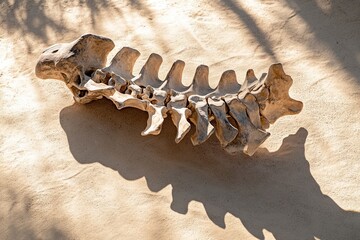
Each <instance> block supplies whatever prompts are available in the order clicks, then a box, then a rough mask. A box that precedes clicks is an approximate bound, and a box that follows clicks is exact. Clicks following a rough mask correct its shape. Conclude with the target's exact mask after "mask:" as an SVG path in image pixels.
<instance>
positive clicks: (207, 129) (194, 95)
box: [185, 65, 215, 145]
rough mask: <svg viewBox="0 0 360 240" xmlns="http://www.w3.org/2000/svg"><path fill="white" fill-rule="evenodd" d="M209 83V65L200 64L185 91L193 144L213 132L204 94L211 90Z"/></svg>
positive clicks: (198, 142)
mask: <svg viewBox="0 0 360 240" xmlns="http://www.w3.org/2000/svg"><path fill="white" fill-rule="evenodd" d="M213 91H214V89H212V88H211V87H210V85H209V67H208V66H205V65H200V66H198V67H197V68H196V71H195V75H194V79H193V82H192V85H191V86H190V88H189V89H188V90H187V91H186V92H185V95H187V96H189V97H188V101H189V105H188V107H189V108H190V109H191V110H192V114H191V116H190V118H189V119H190V121H191V122H192V123H193V124H194V125H195V127H196V130H195V133H194V134H193V135H192V136H191V141H192V143H193V144H194V145H199V144H201V143H203V142H205V141H206V140H207V139H208V138H209V137H210V136H211V135H212V134H213V133H214V130H215V129H214V127H213V126H212V125H211V123H210V116H209V106H208V104H207V101H206V95H208V94H209V93H211V92H213Z"/></svg>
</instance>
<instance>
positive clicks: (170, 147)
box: [60, 100, 360, 239]
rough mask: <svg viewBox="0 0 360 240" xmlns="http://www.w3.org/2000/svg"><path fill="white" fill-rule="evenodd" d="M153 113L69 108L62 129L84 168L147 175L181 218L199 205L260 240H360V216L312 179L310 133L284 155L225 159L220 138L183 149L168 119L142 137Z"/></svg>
mask: <svg viewBox="0 0 360 240" xmlns="http://www.w3.org/2000/svg"><path fill="white" fill-rule="evenodd" d="M146 115H147V114H146V113H144V112H140V111H138V110H135V109H124V110H123V111H121V112H118V111H116V110H115V107H114V106H113V105H112V103H111V102H110V101H107V100H99V101H96V102H93V103H90V104H88V105H86V106H83V105H78V104H74V105H72V106H69V107H66V108H64V109H63V110H62V111H61V113H60V123H61V126H62V127H63V129H64V131H65V133H66V134H67V138H68V141H69V147H70V151H71V153H72V154H73V156H74V158H75V159H76V160H77V161H78V162H79V163H81V164H91V163H95V162H98V163H101V164H102V165H104V166H105V167H109V168H111V169H113V170H114V171H117V172H119V174H120V176H121V177H123V178H125V179H127V180H136V179H139V178H142V177H145V179H146V181H147V184H148V188H149V190H150V191H152V192H158V191H160V190H161V189H163V188H164V187H166V186H167V185H169V184H171V185H172V188H173V190H172V196H173V202H172V203H171V206H170V207H171V209H173V210H174V211H176V212H178V213H181V214H186V213H187V211H188V204H189V202H191V201H198V202H201V203H202V204H203V205H204V208H205V210H206V213H207V215H208V217H209V219H211V221H212V222H213V223H214V224H216V225H217V226H219V227H222V228H225V227H226V225H225V221H224V217H225V214H226V213H230V214H232V215H233V216H235V217H237V218H239V219H240V220H241V222H242V223H243V225H244V226H245V227H246V229H247V230H248V231H249V232H250V233H251V234H252V235H254V236H255V237H257V238H260V239H263V238H264V236H263V233H262V230H263V229H267V230H268V231H270V232H272V234H273V235H274V237H275V238H276V239H313V238H314V237H318V238H320V239H359V237H360V235H359V232H358V229H360V214H359V213H358V212H352V211H345V210H343V209H342V208H341V207H339V206H338V205H337V204H336V202H334V201H333V200H332V199H331V198H330V197H328V196H326V195H324V194H323V193H322V192H321V190H320V187H319V185H318V183H317V182H316V180H315V179H314V178H313V176H312V175H311V172H310V167H309V162H308V161H307V159H306V157H305V153H304V144H305V141H306V138H307V135H308V133H307V131H306V129H304V128H300V129H299V130H298V132H297V133H296V134H294V135H290V136H288V137H287V138H285V139H284V141H283V144H282V146H281V148H280V149H279V150H278V151H276V152H268V151H267V150H266V149H260V150H259V151H258V152H257V153H256V154H255V155H254V156H253V157H252V158H249V157H246V156H228V155H226V153H225V152H224V151H222V150H221V149H220V147H219V144H218V142H217V140H216V139H215V138H211V139H209V140H208V141H207V142H206V143H204V144H202V145H200V146H198V147H194V146H192V145H191V143H190V141H189V138H188V137H187V138H186V139H184V140H183V141H182V142H181V143H179V144H177V145H176V144H175V143H174V141H173V138H174V137H175V127H173V126H172V123H171V121H170V120H169V119H167V120H166V121H165V124H164V127H163V131H162V134H160V135H159V136H149V137H141V136H140V132H141V130H142V129H143V128H145V124H146V118H147V116H146ZM190 134H191V133H190ZM190 134H189V135H190Z"/></svg>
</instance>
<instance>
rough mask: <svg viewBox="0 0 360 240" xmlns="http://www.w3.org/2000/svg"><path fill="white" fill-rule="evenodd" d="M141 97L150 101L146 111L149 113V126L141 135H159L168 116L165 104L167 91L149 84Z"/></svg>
mask: <svg viewBox="0 0 360 240" xmlns="http://www.w3.org/2000/svg"><path fill="white" fill-rule="evenodd" d="M141 98H142V99H143V100H147V101H148V106H147V109H146V111H147V112H148V115H149V117H148V120H147V126H146V128H145V130H144V131H143V132H142V133H141V135H142V136H146V135H149V134H152V135H158V134H159V133H160V132H161V128H162V124H163V122H164V118H166V117H167V115H166V112H167V110H168V109H167V108H166V106H165V100H166V98H167V92H166V91H164V90H161V89H154V88H153V87H152V86H150V85H148V86H147V87H146V88H145V89H144V91H143V95H142V96H141Z"/></svg>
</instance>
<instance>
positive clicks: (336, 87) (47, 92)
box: [0, 0, 360, 240]
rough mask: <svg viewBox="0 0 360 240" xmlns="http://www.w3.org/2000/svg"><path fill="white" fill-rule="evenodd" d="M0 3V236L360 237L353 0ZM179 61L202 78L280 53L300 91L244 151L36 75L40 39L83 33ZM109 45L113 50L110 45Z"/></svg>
mask: <svg viewBox="0 0 360 240" xmlns="http://www.w3.org/2000/svg"><path fill="white" fill-rule="evenodd" d="M53 2H55V1H39V0H3V1H1V3H0V20H1V25H0V66H1V68H0V69H1V70H0V104H1V112H0V116H1V118H0V126H1V127H0V144H1V145H0V187H1V188H0V204H1V206H0V239H264V238H265V239H301V240H302V239H360V175H359V173H360V162H359V156H360V137H359V136H360V121H359V119H360V105H359V104H360V4H359V2H358V1H355V0H354V1H346V0H342V1H332V0H316V1H310V0H306V1H302V0H299V1H296V0H283V1H275V0H274V1H273V0H266V1H239V2H235V1H232V0H224V1H211V2H210V1H205V0H203V1H196V0H191V1H178V2H176V1H158V0H154V1H148V2H145V1H142V0H137V1H129V2H126V1H125V2H123V1H100V0H99V1H98V0H91V1H90V0H89V1H59V2H58V3H53ZM87 32H90V33H96V34H100V35H104V36H107V37H110V38H112V39H113V40H114V41H115V42H116V49H115V50H114V51H113V52H112V53H111V56H113V55H114V54H115V53H116V50H119V49H120V48H121V47H123V46H130V47H133V48H136V49H138V50H139V51H140V52H141V53H142V55H141V57H140V59H139V60H138V61H137V63H136V66H135V72H138V70H139V69H140V68H141V66H142V64H143V63H144V62H145V61H146V59H147V57H148V56H149V55H150V53H152V52H156V53H159V54H160V55H162V56H163V58H164V63H163V65H162V67H161V76H162V77H163V76H165V74H166V73H167V71H168V70H169V69H170V66H171V64H172V63H173V62H174V61H175V60H176V59H182V60H184V61H185V62H186V67H185V72H184V82H185V83H190V80H191V78H192V76H193V74H194V71H195V68H196V66H197V65H199V64H207V65H209V66H210V78H211V83H212V86H215V85H216V83H217V81H218V79H219V78H220V75H221V73H222V72H223V71H225V70H227V69H235V70H236V73H237V76H238V79H239V81H240V82H242V81H243V79H244V76H245V72H246V70H247V69H249V68H253V69H254V70H255V73H257V75H258V76H260V75H261V73H263V72H267V69H268V67H269V66H270V65H271V64H272V63H276V62H281V63H283V65H284V69H285V71H286V73H287V74H289V75H291V76H292V77H293V79H294V85H293V87H292V89H291V95H292V96H293V97H294V98H295V99H299V100H301V101H303V102H304V109H303V111H302V112H301V113H300V114H299V115H296V116H289V117H284V118H282V119H280V120H279V121H278V122H277V123H276V124H275V125H273V126H272V127H271V128H270V132H271V134H272V135H271V137H270V138H269V139H268V140H267V142H266V143H265V144H264V145H263V148H262V149H260V150H259V151H258V152H257V153H256V154H255V155H254V156H253V157H246V156H243V155H240V156H229V155H227V154H226V153H225V152H224V151H222V150H221V149H220V146H219V144H218V142H217V140H216V139H215V137H212V138H211V139H210V140H209V141H207V142H206V143H205V144H202V145H200V146H198V147H193V146H192V145H191V143H190V139H189V136H190V134H188V136H187V137H186V138H185V139H184V140H183V141H182V142H181V143H180V144H175V142H174V138H175V127H174V126H173V125H172V123H171V121H170V120H169V119H167V120H166V123H165V126H164V129H163V131H162V133H161V134H160V135H159V136H149V137H141V136H140V132H141V131H142V130H143V129H144V128H145V126H146V118H147V116H146V113H143V112H141V111H138V110H134V109H126V110H123V111H117V110H116V108H115V106H114V105H113V104H112V103H110V102H109V101H107V100H101V101H97V102H93V103H91V104H88V105H78V104H74V102H73V99H72V96H71V94H70V92H69V91H68V90H67V88H66V87H65V85H64V84H63V83H62V82H60V81H54V80H40V79H38V78H36V76H35V75H34V72H33V70H34V66H35V64H36V60H37V58H38V56H39V55H40V53H41V52H42V50H43V49H45V48H46V47H47V46H49V45H52V44H54V43H57V42H68V41H72V40H74V39H76V38H77V37H79V36H80V35H81V34H83V33H87ZM111 56H110V57H111Z"/></svg>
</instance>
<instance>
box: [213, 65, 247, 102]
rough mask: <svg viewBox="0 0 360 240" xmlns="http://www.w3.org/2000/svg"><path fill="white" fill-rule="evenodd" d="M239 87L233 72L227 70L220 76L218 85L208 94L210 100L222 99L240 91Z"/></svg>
mask: <svg viewBox="0 0 360 240" xmlns="http://www.w3.org/2000/svg"><path fill="white" fill-rule="evenodd" d="M240 88H241V85H240V84H239V83H238V82H237V79H236V73H235V71H234V70H227V71H225V72H223V74H222V75H221V78H220V81H219V84H218V86H217V88H216V89H215V91H214V92H212V93H211V94H209V95H210V96H211V97H212V98H215V97H216V98H217V97H223V96H225V95H226V94H235V93H238V92H239V91H240Z"/></svg>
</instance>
